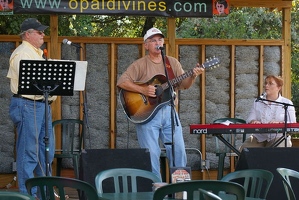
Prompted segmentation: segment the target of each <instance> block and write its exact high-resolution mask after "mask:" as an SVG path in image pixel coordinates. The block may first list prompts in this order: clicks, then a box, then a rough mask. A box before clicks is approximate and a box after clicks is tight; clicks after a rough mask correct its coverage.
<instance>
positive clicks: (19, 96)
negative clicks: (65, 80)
mask: <svg viewBox="0 0 299 200" xmlns="http://www.w3.org/2000/svg"><path fill="white" fill-rule="evenodd" d="M12 96H13V97H16V98H22V99H26V100H29V101H37V102H43V103H45V100H43V99H38V100H33V99H29V98H26V97H23V96H22V95H20V94H14V95H12ZM52 102H53V101H48V104H51V103H52Z"/></svg>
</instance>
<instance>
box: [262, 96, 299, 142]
mask: <svg viewBox="0 0 299 200" xmlns="http://www.w3.org/2000/svg"><path fill="white" fill-rule="evenodd" d="M257 101H268V102H272V103H276V104H281V105H282V106H283V108H284V128H283V136H282V137H280V138H279V139H278V140H277V141H275V142H274V143H273V144H272V145H271V146H270V147H277V146H278V145H279V144H280V143H281V142H282V141H283V140H284V145H285V147H287V123H288V115H287V110H288V107H289V106H293V107H295V106H294V105H293V104H289V103H283V102H279V101H272V100H268V99H264V98H260V97H259V98H257Z"/></svg>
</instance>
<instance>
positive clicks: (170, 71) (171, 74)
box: [165, 56, 175, 80]
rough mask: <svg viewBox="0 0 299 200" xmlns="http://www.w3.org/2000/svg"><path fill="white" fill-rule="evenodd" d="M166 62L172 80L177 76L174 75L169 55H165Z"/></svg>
mask: <svg viewBox="0 0 299 200" xmlns="http://www.w3.org/2000/svg"><path fill="white" fill-rule="evenodd" d="M165 62H166V69H167V73H168V78H169V79H170V80H171V79H174V78H175V76H174V73H173V71H172V67H171V65H170V62H169V60H168V57H167V56H165Z"/></svg>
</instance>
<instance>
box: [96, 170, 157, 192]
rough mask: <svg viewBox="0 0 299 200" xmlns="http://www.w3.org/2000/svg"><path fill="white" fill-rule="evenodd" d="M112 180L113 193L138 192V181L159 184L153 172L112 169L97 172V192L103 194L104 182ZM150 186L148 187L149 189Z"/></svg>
mask: <svg viewBox="0 0 299 200" xmlns="http://www.w3.org/2000/svg"><path fill="white" fill-rule="evenodd" d="M106 179H113V183H114V192H115V193H121V192H123V193H128V192H138V187H137V186H138V184H137V183H138V181H145V180H147V181H149V180H150V184H152V183H155V182H161V179H160V178H159V177H158V176H157V175H156V174H154V173H153V172H150V171H147V170H142V169H134V168H114V169H108V170H104V171H101V172H99V173H98V174H97V175H96V177H95V185H96V189H97V192H98V193H99V194H100V193H104V191H103V184H104V180H106ZM151 187H152V186H150V188H151Z"/></svg>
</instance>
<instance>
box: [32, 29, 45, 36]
mask: <svg viewBox="0 0 299 200" xmlns="http://www.w3.org/2000/svg"><path fill="white" fill-rule="evenodd" d="M29 33H37V34H39V35H42V34H44V31H38V30H33V31H30V32H29Z"/></svg>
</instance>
